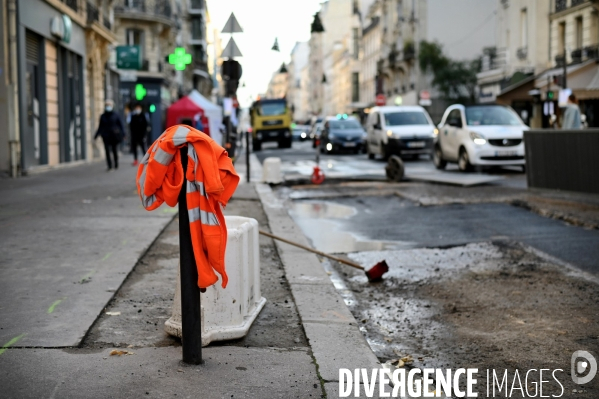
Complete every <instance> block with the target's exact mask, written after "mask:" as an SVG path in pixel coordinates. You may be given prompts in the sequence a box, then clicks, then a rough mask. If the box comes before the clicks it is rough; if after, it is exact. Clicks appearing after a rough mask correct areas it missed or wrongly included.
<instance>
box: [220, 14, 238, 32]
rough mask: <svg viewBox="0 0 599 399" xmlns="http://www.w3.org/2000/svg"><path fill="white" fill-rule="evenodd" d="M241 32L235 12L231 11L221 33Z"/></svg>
mask: <svg viewBox="0 0 599 399" xmlns="http://www.w3.org/2000/svg"><path fill="white" fill-rule="evenodd" d="M241 32H243V29H242V28H241V25H239V22H237V18H235V14H234V13H231V15H230V16H229V19H228V20H227V23H226V24H225V27H224V28H223V30H222V32H221V33H241Z"/></svg>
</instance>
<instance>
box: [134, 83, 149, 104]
mask: <svg viewBox="0 0 599 399" xmlns="http://www.w3.org/2000/svg"><path fill="white" fill-rule="evenodd" d="M147 92H148V91H147V90H146V88H145V87H144V85H142V84H140V83H138V84H136V85H135V98H136V99H137V101H141V100H143V99H144V97H145V96H146V93H147Z"/></svg>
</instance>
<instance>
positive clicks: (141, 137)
mask: <svg viewBox="0 0 599 399" xmlns="http://www.w3.org/2000/svg"><path fill="white" fill-rule="evenodd" d="M129 131H130V132H131V152H132V153H133V166H137V165H138V164H139V162H138V160H137V147H140V148H141V153H142V155H143V154H145V153H146V144H145V142H146V135H147V133H148V119H147V118H146V115H145V114H144V113H143V110H142V107H141V104H136V105H135V107H134V108H133V112H132V113H131V120H130V121H129Z"/></svg>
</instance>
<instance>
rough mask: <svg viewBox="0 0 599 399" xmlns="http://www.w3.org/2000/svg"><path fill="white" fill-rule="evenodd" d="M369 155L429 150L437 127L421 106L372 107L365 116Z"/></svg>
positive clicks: (407, 155) (415, 154) (405, 156)
mask: <svg viewBox="0 0 599 399" xmlns="http://www.w3.org/2000/svg"><path fill="white" fill-rule="evenodd" d="M366 131H367V133H368V139H367V152H368V158H370V159H374V157H375V155H382V156H383V158H385V159H387V158H389V157H390V156H391V155H399V156H400V157H402V158H408V157H413V156H418V155H420V154H432V151H433V140H434V138H435V134H436V128H435V125H434V124H433V121H432V119H431V117H430V116H429V114H428V113H427V112H426V110H425V109H424V108H422V107H420V106H408V105H405V106H385V107H374V108H372V109H371V110H370V113H369V114H368V119H367V120H366Z"/></svg>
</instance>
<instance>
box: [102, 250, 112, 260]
mask: <svg viewBox="0 0 599 399" xmlns="http://www.w3.org/2000/svg"><path fill="white" fill-rule="evenodd" d="M110 255H112V252H108V253H107V254H106V255H104V257H103V258H102V261H105V260H106V259H108V258H110Z"/></svg>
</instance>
